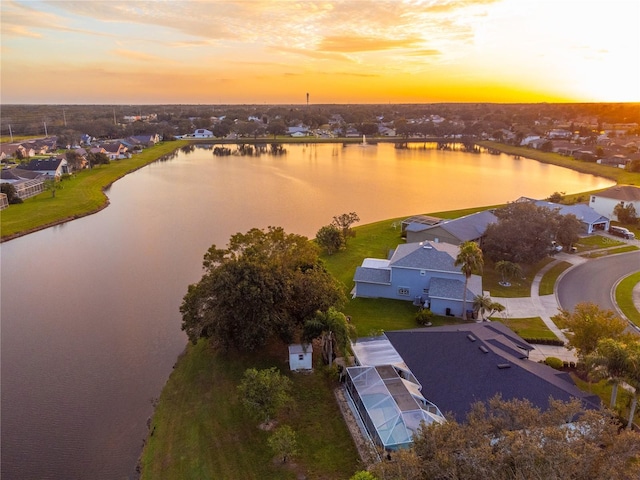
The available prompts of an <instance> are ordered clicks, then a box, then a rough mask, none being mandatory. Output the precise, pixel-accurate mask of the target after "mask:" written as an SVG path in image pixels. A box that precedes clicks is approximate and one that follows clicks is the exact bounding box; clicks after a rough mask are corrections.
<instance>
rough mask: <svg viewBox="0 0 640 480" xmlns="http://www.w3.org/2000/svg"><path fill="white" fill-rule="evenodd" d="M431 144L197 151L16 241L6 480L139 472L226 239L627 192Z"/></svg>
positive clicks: (10, 297)
mask: <svg viewBox="0 0 640 480" xmlns="http://www.w3.org/2000/svg"><path fill="white" fill-rule="evenodd" d="M422 146H423V145H422V144H416V145H413V148H410V149H395V148H394V147H393V145H392V144H382V143H381V144H378V145H370V146H366V147H363V146H358V145H349V146H343V145H342V144H315V145H287V146H286V149H287V153H286V154H285V155H278V156H271V155H266V154H265V155H261V156H244V157H242V156H225V157H217V156H214V155H213V154H212V151H211V150H210V149H205V148H196V149H195V150H194V151H193V152H191V153H185V152H179V153H178V154H177V155H176V156H175V157H174V158H172V159H169V160H165V161H159V162H155V163H153V164H151V165H149V166H147V167H145V168H143V169H141V170H139V171H137V172H135V173H132V174H130V175H128V176H126V177H125V178H124V179H122V180H119V181H118V182H116V183H115V184H114V185H113V186H112V187H111V188H110V189H109V191H108V195H109V198H110V201H111V204H110V206H109V207H108V208H106V209H104V210H102V211H101V212H99V213H97V214H95V215H91V216H88V217H84V218H81V219H79V220H75V221H73V222H70V223H66V224H63V225H59V226H56V227H52V228H49V229H46V230H43V231H40V232H36V233H33V234H30V235H27V236H25V237H22V238H18V239H15V240H11V241H9V242H5V243H3V244H2V245H1V246H0V251H1V253H0V255H1V262H2V276H1V280H2V284H1V286H2V302H1V315H2V325H1V328H2V330H1V347H2V350H1V355H2V357H1V361H2V379H1V381H2V384H1V386H2V391H1V400H2V440H1V442H2V444H1V447H2V478H3V479H4V480H13V479H16V480H17V479H20V480H24V479H35V478H38V479H91V480H99V479H108V480H113V479H130V478H134V477H135V464H136V461H137V458H138V455H139V454H140V451H141V447H142V443H143V439H144V437H145V436H146V432H147V427H146V422H147V419H148V418H149V417H150V415H151V414H152V410H153V405H152V404H153V401H154V399H156V398H157V397H158V396H159V395H160V391H161V389H162V386H163V385H164V383H165V382H166V380H167V378H168V376H169V374H170V373H171V369H172V366H173V365H174V363H175V361H176V358H177V356H178V355H179V354H180V352H181V351H182V350H183V349H184V346H185V344H186V341H187V340H186V336H185V335H184V333H183V332H182V331H181V330H180V314H179V307H180V303H181V301H182V297H183V295H184V294H185V293H186V290H187V286H188V284H190V283H194V282H196V281H198V280H199V278H200V276H201V262H202V257H203V255H204V253H205V251H206V250H207V249H208V248H209V246H210V245H211V244H212V243H215V244H216V245H218V246H220V247H222V246H224V245H226V243H227V241H228V239H229V237H230V235H232V234H234V233H236V232H246V231H247V230H249V229H250V228H252V227H260V228H264V227H267V226H269V225H273V226H282V227H284V229H285V230H286V231H287V232H290V233H299V234H303V235H306V236H309V237H313V236H314V235H315V232H317V230H318V229H319V228H320V227H321V226H323V225H326V224H328V223H330V222H331V220H332V218H333V216H334V215H339V214H342V213H346V212H357V214H358V215H359V216H360V219H361V222H360V224H364V223H369V222H373V221H378V220H383V219H387V218H389V219H390V218H396V217H401V216H410V215H413V214H419V213H429V212H438V211H444V210H453V209H459V208H466V207H473V206H483V205H495V204H500V203H505V202H507V201H512V200H515V199H516V198H518V197H520V196H528V197H533V198H545V197H547V196H549V195H551V194H552V193H553V192H555V191H563V192H566V193H575V192H581V191H588V190H594V189H599V188H606V187H609V186H611V185H613V182H611V181H609V180H606V179H603V178H598V177H593V176H591V175H585V174H580V173H577V172H574V171H571V170H567V169H563V168H560V167H555V166H552V165H545V164H542V163H538V162H536V161H533V160H528V159H515V158H513V157H512V156H507V155H489V154H487V153H483V154H470V153H463V152H460V151H442V150H437V149H433V148H431V149H424V148H421V147H422ZM123 161H126V160H123ZM356 226H357V225H356Z"/></svg>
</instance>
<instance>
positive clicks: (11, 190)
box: [0, 182, 22, 205]
mask: <svg viewBox="0 0 640 480" xmlns="http://www.w3.org/2000/svg"><path fill="white" fill-rule="evenodd" d="M0 193H4V194H5V195H6V196H7V202H9V204H10V205H13V204H16V203H22V199H21V198H20V197H19V196H18V192H17V191H16V187H15V186H14V185H12V184H10V183H4V182H3V183H0Z"/></svg>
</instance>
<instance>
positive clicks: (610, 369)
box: [585, 338, 629, 410]
mask: <svg viewBox="0 0 640 480" xmlns="http://www.w3.org/2000/svg"><path fill="white" fill-rule="evenodd" d="M585 364H586V365H587V369H588V370H589V373H590V375H592V376H593V377H595V378H596V379H598V380H601V379H607V380H608V381H609V382H611V385H612V387H611V400H610V402H609V408H610V409H611V410H614V409H615V406H616V397H617V395H618V385H619V384H620V382H621V381H622V380H623V379H624V377H625V375H626V374H627V372H628V370H629V350H628V349H627V346H626V345H625V344H624V343H622V342H619V341H617V340H614V339H612V338H603V339H601V340H600V341H599V342H598V346H597V347H596V349H595V350H594V351H593V352H592V353H590V354H589V355H587V356H586V357H585Z"/></svg>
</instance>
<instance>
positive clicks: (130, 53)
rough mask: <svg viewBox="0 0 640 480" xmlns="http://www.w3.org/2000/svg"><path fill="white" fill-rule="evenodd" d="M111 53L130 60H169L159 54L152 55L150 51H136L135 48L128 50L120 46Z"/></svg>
mask: <svg viewBox="0 0 640 480" xmlns="http://www.w3.org/2000/svg"><path fill="white" fill-rule="evenodd" d="M111 53H113V54H114V55H117V56H119V57H122V58H126V59H128V60H135V61H141V62H157V61H162V62H166V61H167V60H166V59H164V58H161V57H158V56H157V55H150V54H148V53H143V52H136V51H135V50H127V49H124V48H118V49H116V50H112V51H111Z"/></svg>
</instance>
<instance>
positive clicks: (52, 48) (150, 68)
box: [0, 0, 640, 104]
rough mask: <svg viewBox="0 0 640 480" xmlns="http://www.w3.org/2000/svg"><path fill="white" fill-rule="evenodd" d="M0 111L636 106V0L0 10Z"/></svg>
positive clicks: (280, 1)
mask: <svg viewBox="0 0 640 480" xmlns="http://www.w3.org/2000/svg"><path fill="white" fill-rule="evenodd" d="M0 22H1V23H0V27H1V30H0V35H1V42H0V55H1V57H0V58H1V60H0V103H2V104H15V103H31V104H161V103H166V104H306V103H307V94H308V95H309V103H310V104H328V103H340V104H357V103H439V102H494V103H520V102H527V103H529V102H532V103H533V102H640V1H638V0H599V1H589V0H390V1H384V0H334V1H304V0H300V1H297V0H206V1H205V0H198V1H196V0H190V1H172V0H153V1H137V0H128V1H119V0H75V1H64V0H54V1H48V0H0Z"/></svg>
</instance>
